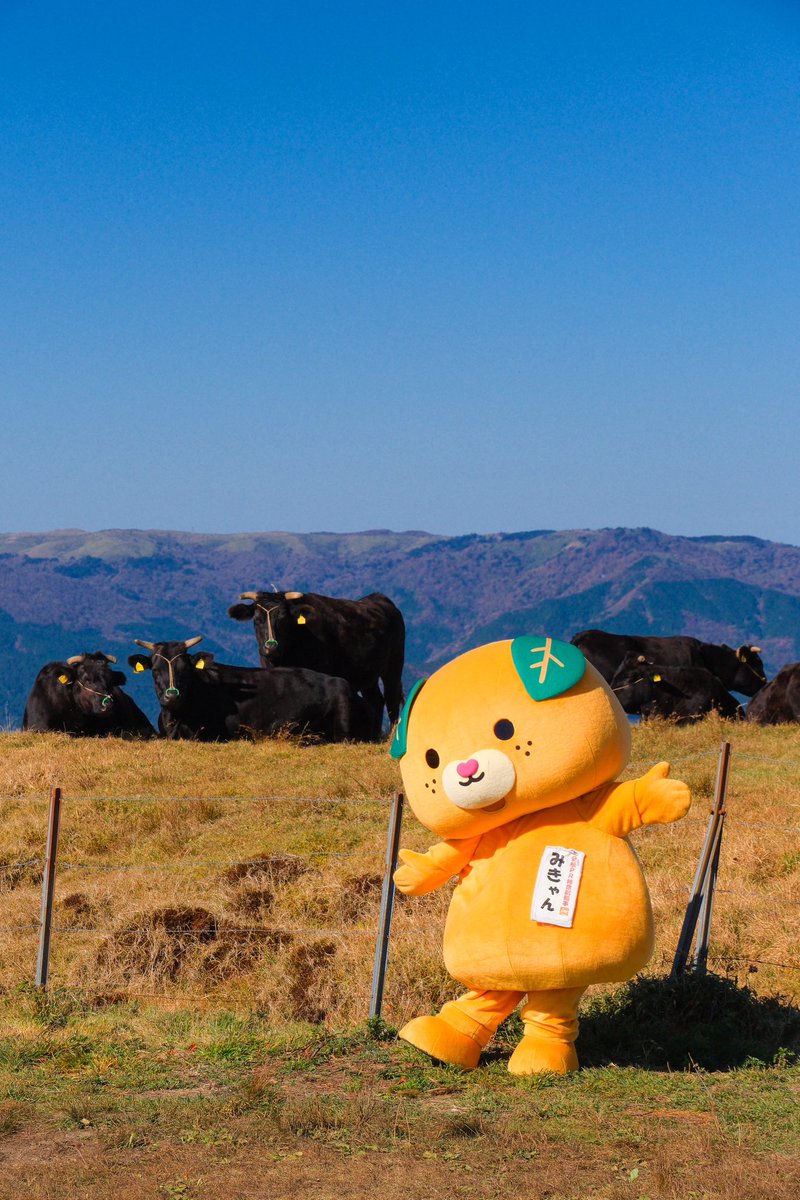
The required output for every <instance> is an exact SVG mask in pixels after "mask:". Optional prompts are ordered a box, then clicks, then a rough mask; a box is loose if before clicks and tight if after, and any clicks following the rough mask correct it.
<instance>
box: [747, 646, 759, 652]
mask: <svg viewBox="0 0 800 1200" xmlns="http://www.w3.org/2000/svg"><path fill="white" fill-rule="evenodd" d="M748 649H749V650H752V651H753V654H760V653H761V647H760V646H748Z"/></svg>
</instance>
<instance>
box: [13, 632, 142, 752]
mask: <svg viewBox="0 0 800 1200" xmlns="http://www.w3.org/2000/svg"><path fill="white" fill-rule="evenodd" d="M116 661H117V660H116V659H115V658H114V657H113V656H112V655H110V654H102V653H101V652H100V651H99V650H98V651H96V652H95V653H94V654H76V655H74V656H73V657H72V658H68V659H67V660H66V661H65V662H50V663H46V664H45V666H43V667H42V669H41V671H40V672H39V674H38V675H37V676H36V679H35V681H34V684H33V687H32V688H31V692H30V695H29V696H28V702H27V704H26V705H25V714H24V716H23V718H22V728H23V729H29V730H35V731H36V732H38V733H71V734H75V735H76V736H79V737H143V738H148V737H155V734H156V731H155V729H153V726H152V725H151V724H150V722H149V721H148V719H147V717H146V716H145V715H144V713H143V712H142V710H141V709H140V708H139V706H138V705H137V704H135V703H134V701H133V700H132V699H131V697H130V696H128V695H127V694H126V693H125V692H123V691H122V687H121V685H122V684H123V683H124V682H125V676H124V675H123V674H122V672H121V671H114V670H112V668H111V664H112V663H116Z"/></svg>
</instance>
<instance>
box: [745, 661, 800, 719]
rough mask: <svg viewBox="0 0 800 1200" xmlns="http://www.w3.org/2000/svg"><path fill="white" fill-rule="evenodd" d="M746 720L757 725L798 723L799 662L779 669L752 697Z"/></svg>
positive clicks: (799, 707)
mask: <svg viewBox="0 0 800 1200" xmlns="http://www.w3.org/2000/svg"><path fill="white" fill-rule="evenodd" d="M747 719H748V721H754V722H755V723H756V724H757V725H793V724H796V723H800V662H796V663H788V664H787V665H786V666H785V667H781V669H780V671H778V674H777V675H776V676H775V678H774V679H771V680H770V682H769V683H768V684H767V686H766V687H765V688H762V689H761V691H760V692H759V693H758V694H757V695H756V696H754V697H753V699H752V700H751V701H750V703H749V704H748V706H747Z"/></svg>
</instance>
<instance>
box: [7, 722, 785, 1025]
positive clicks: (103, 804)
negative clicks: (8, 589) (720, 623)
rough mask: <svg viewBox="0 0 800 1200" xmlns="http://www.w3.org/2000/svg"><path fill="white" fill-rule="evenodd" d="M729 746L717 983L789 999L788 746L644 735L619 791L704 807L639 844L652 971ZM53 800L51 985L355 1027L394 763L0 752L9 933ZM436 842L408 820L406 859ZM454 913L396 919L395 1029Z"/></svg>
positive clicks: (710, 732) (409, 907)
mask: <svg viewBox="0 0 800 1200" xmlns="http://www.w3.org/2000/svg"><path fill="white" fill-rule="evenodd" d="M723 737H726V738H728V739H729V740H730V741H731V742H732V743H733V759H732V774H731V787H730V798H729V805H728V813H729V816H728V823H727V826H726V830H725V839H724V845H723V854H722V865H721V871H720V877H719V894H718V898H717V901H716V905H715V910H714V920H713V927H712V944H711V958H710V965H711V967H712V969H715V970H717V971H719V972H720V973H722V974H724V973H729V974H730V975H731V977H732V978H735V979H738V981H739V982H745V981H747V982H748V983H749V984H750V986H751V987H754V988H755V990H757V991H759V992H762V993H764V994H775V993H783V994H786V995H789V996H795V997H796V996H797V994H798V981H799V980H800V972H798V971H797V970H793V969H789V968H790V967H791V965H792V964H793V965H794V966H796V965H797V963H798V955H797V949H796V944H797V935H796V930H797V918H798V915H800V907H799V906H798V900H799V899H800V887H799V886H798V884H800V854H798V838H797V833H796V830H797V827H798V826H800V729H794V728H774V729H760V728H757V727H750V726H746V725H737V724H733V723H725V722H720V721H719V720H717V719H709V720H707V721H705V722H702V723H700V724H698V725H697V726H694V727H691V728H680V729H678V728H675V727H673V726H669V725H664V724H653V725H651V726H648V727H641V728H640V729H637V730H636V731H635V734H634V761H633V764H632V767H631V771H630V773H632V774H633V773H635V774H639V773H643V771H644V770H645V769H646V767H647V765H649V764H650V763H651V762H653V761H656V760H658V759H661V758H666V759H668V760H671V761H672V762H673V763H674V764H675V766H674V768H673V773H674V774H676V775H679V776H681V777H683V778H685V779H686V780H687V781H688V782H689V783H690V785H691V786H692V787H693V789H694V792H695V796H696V799H695V804H694V808H693V811H692V813H691V814H690V818H689V819H687V820H686V821H684V822H681V823H679V824H678V825H676V826H670V827H653V828H649V829H646V830H642V831H640V832H639V833H637V834H636V835H635V836H634V839H633V841H634V843H635V845H636V849H637V851H638V853H639V854H640V857H641V858H642V861H643V864H644V867H645V872H646V875H647V878H648V881H649V884H650V888H651V893H652V895H653V903H654V909H655V913H656V921H657V931H658V934H657V938H658V940H657V947H656V953H655V956H654V959H653V961H652V963H651V968H650V969H651V971H653V972H654V973H659V974H660V973H663V972H664V971H665V969H668V967H669V964H670V962H671V959H672V955H673V953H674V948H675V943H676V939H677V935H678V931H679V928H680V923H681V919H682V915H683V911H684V909H685V904H686V893H687V889H688V887H689V885H690V883H691V880H692V877H693V874H694V869H695V864H696V860H697V855H698V852H699V848H700V845H701V842H702V839H703V835H704V831H705V823H706V820H707V813H708V807H709V805H708V801H709V800H710V796H711V791H712V789H713V781H714V774H715V769H716V753H717V750H718V747H719V743H720V741H721V740H722V738H723ZM54 785H59V786H61V787H62V788H63V790H64V806H63V818H62V836H61V846H60V853H59V858H60V862H61V868H60V873H59V877H58V887H57V901H56V924H57V929H56V932H55V934H54V938H53V959H52V968H51V980H52V982H53V984H63V985H67V986H77V987H80V988H81V989H83V990H84V991H85V994H86V995H87V997H89V998H90V999H91V998H94V999H96V1000H102V999H104V998H105V999H108V998H116V997H119V996H121V995H127V994H131V993H134V994H145V995H157V996H161V997H163V998H164V1000H165V1001H166V1002H168V1003H170V1004H174V1005H180V1004H182V1003H184V1002H186V1001H188V1000H191V1002H192V1003H195V1004H198V1005H202V1006H214V1005H223V1006H225V1007H227V1008H233V1009H235V1010H239V1011H243V1010H245V1009H248V1008H255V1009H257V1010H258V1011H260V1012H263V1013H265V1014H267V1015H268V1016H269V1017H270V1018H271V1019H272V1020H275V1021H283V1020H292V1019H302V1020H311V1021H326V1022H327V1023H329V1024H330V1025H332V1026H338V1027H342V1026H347V1025H352V1024H353V1023H355V1022H358V1021H360V1020H362V1019H363V1017H364V1016H365V1015H366V1012H367V1009H368V1004H369V990H370V979H371V972H372V958H373V953H374V934H375V926H376V918H377V910H378V903H379V897H380V877H381V874H382V866H383V856H384V849H385V837H386V825H387V819H388V802H389V797H390V795H391V793H392V792H393V790H394V789H396V788H397V787H399V786H400V780H399V773H398V771H397V767H396V764H394V763H393V762H392V760H391V759H390V758H389V756H388V753H387V751H386V749H385V748H384V747H376V746H356V745H353V746H306V747H298V746H297V745H295V744H293V743H291V742H286V741H279V742H269V741H262V742H259V743H256V744H249V743H232V744H228V745H200V744H193V743H181V742H177V743H168V742H154V743H141V744H131V743H125V742H117V741H113V740H109V741H77V740H72V739H69V738H67V737H61V736H58V735H46V736H45V735H30V734H8V735H3V736H2V737H1V738H0V814H2V821H0V863H1V862H7V863H23V864H24V865H21V866H15V867H13V868H12V869H11V870H7V871H0V904H1V905H2V917H1V918H0V925H2V926H3V927H10V926H12V927H13V926H17V925H19V926H25V925H28V926H31V925H35V923H36V922H37V920H38V912H39V886H40V879H41V857H42V852H43V842H44V832H45V826H46V810H47V791H48V789H49V788H50V787H51V786H54ZM187 797H191V799H189V798H187ZM252 797H261V798H260V799H253V798H252ZM269 797H280V798H281V799H270V798H269ZM297 797H306V798H307V797H316V798H317V800H316V802H308V801H307V800H298V799H293V798H297ZM762 826H764V827H763V828H762ZM766 826H776V827H786V829H790V828H793V829H794V830H795V832H787V831H784V829H783V828H766ZM431 840H432V838H431V835H430V834H429V833H428V832H427V831H426V830H424V829H422V828H421V827H420V826H419V825H417V824H416V822H414V821H413V819H412V818H410V816H409V817H407V820H406V827H405V835H404V838H403V843H404V844H405V845H411V846H413V847H416V848H424V847H425V846H427V845H428V844H430V842H431ZM28 859H33V860H35V861H33V862H30V863H26V862H25V860H28ZM448 899H449V897H448V894H447V889H444V890H443V891H442V892H440V893H434V894H433V895H431V896H429V897H425V898H422V899H417V900H406V899H403V898H400V899H399V901H398V904H397V907H396V918H395V929H394V934H393V940H392V952H391V959H390V972H389V977H388V981H387V989H386V999H385V1010H384V1011H385V1016H386V1017H387V1019H388V1020H390V1021H391V1022H393V1023H399V1022H401V1021H403V1020H404V1019H406V1018H407V1017H408V1016H410V1015H413V1014H414V1013H417V1012H424V1011H428V1010H430V1009H431V1008H432V1007H433V1006H435V1005H437V1004H439V1003H440V1002H442V1001H443V1000H444V999H447V998H449V997H451V996H452V995H453V993H454V991H455V989H456V985H454V983H453V981H452V980H450V979H449V977H448V976H447V975H446V973H445V971H444V968H443V966H442V964H441V952H440V949H441V931H442V926H443V921H444V914H445V911H446V907H447V903H448ZM35 938H36V931H35V929H32V928H29V929H19V930H16V931H11V932H0V987H12V986H14V985H15V984H17V983H19V981H20V980H21V979H29V980H30V979H32V977H33V971H34V965H35V957H36V941H35ZM775 964H777V965H775ZM781 964H783V965H781ZM753 968H755V972H754V971H753Z"/></svg>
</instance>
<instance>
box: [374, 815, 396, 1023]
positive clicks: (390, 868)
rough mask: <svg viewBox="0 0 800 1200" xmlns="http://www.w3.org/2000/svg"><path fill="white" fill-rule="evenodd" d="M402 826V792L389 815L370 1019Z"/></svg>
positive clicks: (379, 983)
mask: <svg viewBox="0 0 800 1200" xmlns="http://www.w3.org/2000/svg"><path fill="white" fill-rule="evenodd" d="M402 823H403V793H402V792H395V794H394V799H393V800H392V809H391V812H390V814H389V835H388V837H387V839H386V868H385V873H384V876H383V891H382V892H381V915H380V920H379V922H378V938H377V941H376V943H375V964H374V966H373V968H372V996H371V998H370V1003H369V1015H370V1017H379V1016H380V1015H381V1007H382V1006H383V984H384V980H385V978H386V964H387V962H388V959H389V937H390V935H391V931H392V913H393V911H394V881H393V879H392V876H393V875H394V872H395V868H396V866H397V851H398V849H399V847H400V828H401V826H402Z"/></svg>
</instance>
